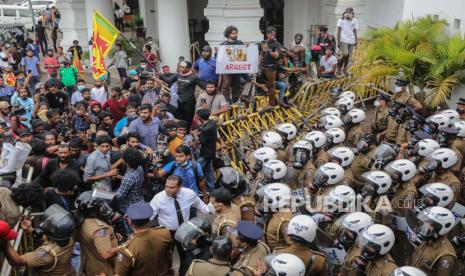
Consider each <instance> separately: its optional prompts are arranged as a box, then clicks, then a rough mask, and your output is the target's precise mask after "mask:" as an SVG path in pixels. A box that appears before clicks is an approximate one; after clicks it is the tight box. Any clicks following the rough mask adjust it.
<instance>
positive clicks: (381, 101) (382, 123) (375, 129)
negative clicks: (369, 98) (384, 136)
mask: <svg viewBox="0 0 465 276" xmlns="http://www.w3.org/2000/svg"><path fill="white" fill-rule="evenodd" d="M390 100H391V96H390V95H389V94H387V93H384V92H380V93H378V95H377V96H376V100H375V102H374V105H375V107H376V110H375V118H374V120H373V122H372V125H371V132H372V133H373V134H375V135H377V134H379V133H381V132H383V131H384V130H386V128H387V124H388V120H389V113H388V110H389V107H388V105H387V103H388V102H389V101H390Z"/></svg>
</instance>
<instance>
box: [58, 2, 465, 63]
mask: <svg viewBox="0 0 465 276" xmlns="http://www.w3.org/2000/svg"><path fill="white" fill-rule="evenodd" d="M122 1H123V0H59V1H57V2H58V3H57V5H58V8H59V9H60V10H61V14H62V23H61V29H62V30H63V34H64V39H63V42H62V45H64V46H69V45H71V42H72V41H73V40H74V39H78V40H79V41H81V43H82V44H84V43H85V42H87V41H89V39H90V37H91V34H92V11H93V10H94V9H96V10H99V11H100V12H101V13H102V14H103V15H105V16H106V17H107V18H108V19H109V20H110V21H113V2H120V3H121V2H122ZM126 2H127V4H128V5H129V6H131V7H133V8H138V9H139V10H140V15H141V17H142V18H143V20H144V26H145V28H146V33H147V37H148V36H150V37H152V38H154V39H155V41H157V42H159V45H160V52H161V59H162V63H163V64H168V65H170V66H174V65H175V64H176V63H177V60H178V57H179V56H186V57H188V56H189V54H188V49H189V45H190V43H191V42H192V41H199V42H200V43H201V44H203V43H207V42H208V43H209V44H211V45H217V44H218V43H220V42H221V41H223V39H224V38H223V31H224V29H225V27H226V26H228V25H235V26H237V27H238V29H239V39H241V40H243V41H245V42H258V41H261V40H262V39H263V34H262V32H261V30H263V29H264V28H265V27H266V26H269V25H273V26H276V27H277V28H278V30H279V34H278V38H279V40H281V42H283V44H284V45H289V43H290V42H291V41H292V39H293V36H294V34H295V33H302V34H304V37H305V38H304V39H305V42H306V43H307V44H308V45H310V44H311V43H312V39H313V37H312V36H313V33H314V29H315V26H317V25H328V27H329V30H330V32H332V33H335V30H336V22H337V19H338V18H340V17H341V15H342V12H343V11H344V10H345V9H346V8H347V7H353V8H354V11H355V16H356V17H357V18H358V20H359V25H360V33H361V35H363V33H364V32H365V31H366V30H367V29H369V28H378V27H382V26H393V25H394V24H395V23H396V22H397V21H399V20H402V19H411V18H415V17H418V16H423V15H426V14H432V15H433V16H435V17H437V18H439V19H447V20H448V21H449V23H450V31H451V32H459V31H460V32H461V33H463V32H464V31H465V22H464V21H465V13H464V12H463V11H465V1H464V0H445V1H438V0H387V1H386V0H126Z"/></svg>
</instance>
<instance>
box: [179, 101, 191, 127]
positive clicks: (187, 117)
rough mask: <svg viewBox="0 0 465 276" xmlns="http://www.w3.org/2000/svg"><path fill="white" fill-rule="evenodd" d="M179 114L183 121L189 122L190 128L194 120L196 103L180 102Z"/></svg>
mask: <svg viewBox="0 0 465 276" xmlns="http://www.w3.org/2000/svg"><path fill="white" fill-rule="evenodd" d="M178 112H179V117H180V118H181V120H184V121H186V122H188V123H189V127H190V126H191V125H192V121H193V120H194V114H195V102H178Z"/></svg>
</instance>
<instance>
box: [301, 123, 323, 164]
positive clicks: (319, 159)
mask: <svg viewBox="0 0 465 276" xmlns="http://www.w3.org/2000/svg"><path fill="white" fill-rule="evenodd" d="M303 139H304V140H307V141H309V142H310V143H311V144H312V147H313V151H314V154H313V155H314V156H315V166H316V168H318V167H320V166H321V165H323V164H325V163H327V162H329V156H328V153H327V152H326V151H325V149H324V145H325V144H326V135H325V134H324V133H323V132H321V131H317V130H314V131H311V132H309V133H307V134H306V135H305V136H304V138H303Z"/></svg>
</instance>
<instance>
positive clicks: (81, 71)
mask: <svg viewBox="0 0 465 276" xmlns="http://www.w3.org/2000/svg"><path fill="white" fill-rule="evenodd" d="M73 65H74V67H76V69H77V70H78V72H79V75H80V76H81V78H82V76H84V67H82V63H81V60H80V59H79V55H78V52H77V49H76V48H74V53H73Z"/></svg>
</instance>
